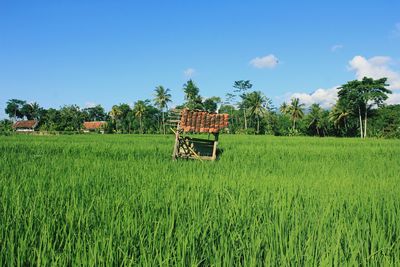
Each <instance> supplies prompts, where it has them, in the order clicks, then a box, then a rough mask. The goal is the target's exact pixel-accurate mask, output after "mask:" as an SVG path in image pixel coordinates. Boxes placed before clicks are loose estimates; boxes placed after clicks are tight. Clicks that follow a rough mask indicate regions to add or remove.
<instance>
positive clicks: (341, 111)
mask: <svg viewBox="0 0 400 267" xmlns="http://www.w3.org/2000/svg"><path fill="white" fill-rule="evenodd" d="M351 114H352V113H351V111H350V110H348V109H347V108H346V106H345V105H343V104H342V102H341V101H340V100H339V101H338V102H337V103H336V105H335V106H334V107H333V108H332V110H331V112H329V121H331V122H333V125H334V126H335V127H336V128H337V129H340V128H341V127H342V126H343V127H344V130H345V131H346V132H347V118H348V117H349V116H350V115H351Z"/></svg>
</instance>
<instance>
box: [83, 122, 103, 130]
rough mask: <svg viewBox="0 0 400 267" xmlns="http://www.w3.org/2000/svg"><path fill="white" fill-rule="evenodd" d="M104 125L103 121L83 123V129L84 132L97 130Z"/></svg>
mask: <svg viewBox="0 0 400 267" xmlns="http://www.w3.org/2000/svg"><path fill="white" fill-rule="evenodd" d="M104 125H106V122H105V121H85V122H84V123H83V128H85V129H86V130H97V129H100V128H101V127H103V126H104Z"/></svg>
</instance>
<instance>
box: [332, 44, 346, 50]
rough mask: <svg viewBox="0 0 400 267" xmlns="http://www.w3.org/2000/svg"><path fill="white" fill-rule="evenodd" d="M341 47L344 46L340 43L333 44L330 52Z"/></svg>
mask: <svg viewBox="0 0 400 267" xmlns="http://www.w3.org/2000/svg"><path fill="white" fill-rule="evenodd" d="M343 47H344V46H343V45H341V44H335V45H332V47H331V51H332V52H336V51H337V50H339V49H342V48H343Z"/></svg>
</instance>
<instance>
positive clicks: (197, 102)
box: [183, 79, 201, 109]
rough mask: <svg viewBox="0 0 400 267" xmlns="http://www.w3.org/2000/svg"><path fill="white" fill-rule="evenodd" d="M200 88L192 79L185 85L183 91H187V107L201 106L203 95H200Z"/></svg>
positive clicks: (195, 107)
mask: <svg viewBox="0 0 400 267" xmlns="http://www.w3.org/2000/svg"><path fill="white" fill-rule="evenodd" d="M199 91H200V90H199V88H198V87H197V85H196V84H195V83H194V82H193V80H192V79H190V80H189V81H187V83H185V84H184V85H183V92H184V93H185V100H187V103H186V107H187V108H189V109H197V108H201V97H200V95H199Z"/></svg>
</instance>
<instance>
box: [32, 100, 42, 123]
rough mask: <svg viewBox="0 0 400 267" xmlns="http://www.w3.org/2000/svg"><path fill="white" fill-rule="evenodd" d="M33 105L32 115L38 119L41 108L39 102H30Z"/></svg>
mask: <svg viewBox="0 0 400 267" xmlns="http://www.w3.org/2000/svg"><path fill="white" fill-rule="evenodd" d="M29 105H30V106H31V115H32V118H33V119H35V120H38V119H39V117H40V111H41V108H40V106H39V104H38V103H37V102H33V103H30V104H29Z"/></svg>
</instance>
